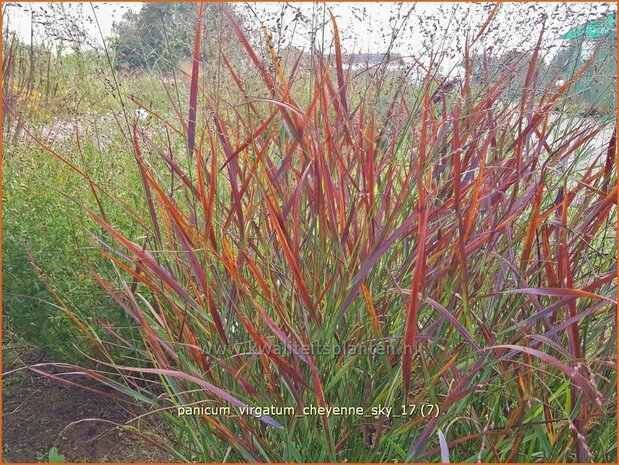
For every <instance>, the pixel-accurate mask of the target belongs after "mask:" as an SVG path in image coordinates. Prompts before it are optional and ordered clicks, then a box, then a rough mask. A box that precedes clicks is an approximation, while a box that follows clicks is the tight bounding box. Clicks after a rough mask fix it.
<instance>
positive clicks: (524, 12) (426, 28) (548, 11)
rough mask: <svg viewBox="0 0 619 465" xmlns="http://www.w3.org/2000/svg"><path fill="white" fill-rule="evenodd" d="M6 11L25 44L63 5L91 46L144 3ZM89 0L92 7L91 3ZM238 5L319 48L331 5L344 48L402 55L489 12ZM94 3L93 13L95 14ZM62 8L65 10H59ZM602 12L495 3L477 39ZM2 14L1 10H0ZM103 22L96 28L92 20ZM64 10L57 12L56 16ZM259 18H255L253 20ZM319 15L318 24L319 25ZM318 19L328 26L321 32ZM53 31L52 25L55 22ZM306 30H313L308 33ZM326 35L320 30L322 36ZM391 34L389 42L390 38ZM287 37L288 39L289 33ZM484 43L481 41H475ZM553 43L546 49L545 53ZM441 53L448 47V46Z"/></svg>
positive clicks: (455, 44) (508, 36) (509, 41)
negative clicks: (494, 11)
mask: <svg viewBox="0 0 619 465" xmlns="http://www.w3.org/2000/svg"><path fill="white" fill-rule="evenodd" d="M4 5H6V6H5V8H7V10H6V11H7V13H8V15H4V14H3V19H4V21H5V26H6V22H7V20H6V19H5V18H8V28H9V30H11V31H15V32H16V33H17V35H18V36H19V37H20V38H21V39H22V40H24V41H26V42H29V41H30V36H31V32H32V28H31V24H32V21H31V18H32V17H33V15H34V18H35V19H36V22H38V23H41V22H43V23H45V22H46V21H45V16H46V15H49V14H54V15H55V16H58V14H59V13H62V11H64V12H66V13H68V15H65V16H67V17H74V18H77V21H78V24H80V25H81V26H83V28H84V30H85V32H86V33H87V35H88V36H89V38H90V42H91V43H93V44H98V45H101V44H102V40H101V35H103V36H104V37H107V36H109V35H110V34H111V32H112V26H113V24H114V22H118V21H120V20H121V18H122V15H123V14H124V13H125V12H127V11H130V10H131V11H139V9H140V8H141V6H142V3H139V2H133V3H122V2H97V3H93V4H90V3H77V2H73V3H63V4H60V3H56V4H52V3H48V4H45V3H26V2H23V3H8V4H4ZM91 5H92V6H91ZM238 5H239V8H240V11H242V12H243V13H242V14H243V15H245V17H246V18H247V19H248V20H247V22H246V25H247V26H248V27H249V28H251V27H254V28H255V29H258V28H259V24H260V22H262V23H264V24H265V25H266V26H267V27H268V28H269V31H270V32H271V34H272V35H273V37H274V40H275V42H276V43H278V44H279V45H288V44H292V45H295V46H298V47H301V48H305V49H307V48H309V43H310V40H311V39H313V40H314V43H316V44H317V45H318V47H320V46H321V45H322V44H324V46H325V48H327V47H329V46H330V45H331V44H332V40H333V36H332V33H331V31H332V26H331V23H330V20H329V11H332V12H333V14H334V16H335V17H336V18H337V23H338V27H339V29H340V33H341V36H342V46H343V48H344V51H345V52H348V53H359V52H363V53H367V52H369V53H384V52H386V51H387V50H389V51H391V52H393V53H399V54H402V55H405V56H406V55H411V54H412V55H420V54H423V53H424V51H425V48H424V47H425V46H426V44H427V42H429V41H430V42H433V43H434V45H436V42H437V39H438V40H439V41H440V42H441V45H442V46H443V49H445V50H449V49H450V47H451V48H452V49H453V50H459V49H462V47H463V42H464V41H463V37H464V34H465V31H467V30H469V31H475V30H479V28H481V27H482V25H483V23H484V22H485V20H486V18H487V17H488V15H489V13H490V10H491V8H492V5H491V4H489V3H486V4H473V5H471V4H459V5H457V4H455V5H454V4H447V3H445V2H443V3H418V4H416V5H415V4H413V3H407V2H400V3H393V2H378V3H377V2H354V3H340V2H327V3H298V2H297V3H283V2H273V3H262V2H261V3H240V4H238ZM93 7H94V12H93ZM62 8H65V10H62ZM608 11H616V5H615V4H614V3H600V2H594V3H569V4H566V3H556V2H536V3H529V4H524V3H511V4H510V3H506V4H503V5H501V7H500V8H499V10H498V13H497V15H496V18H495V20H494V21H493V25H494V26H495V27H494V28H489V30H488V31H487V32H486V34H485V35H484V37H483V41H485V45H484V44H482V45H483V46H484V47H486V48H490V49H491V48H492V47H493V46H495V47H502V48H504V49H511V48H518V47H519V46H522V47H530V46H532V45H533V44H534V43H535V41H536V40H537V37H538V34H539V30H540V29H541V24H542V18H543V17H546V31H547V37H549V40H550V42H552V40H551V39H552V38H553V37H555V38H556V37H558V36H559V35H560V34H563V33H565V32H567V30H568V29H569V28H570V27H572V26H574V25H576V24H580V23H582V22H584V21H586V20H591V19H596V18H597V17H599V16H600V15H601V14H604V13H605V12H608ZM3 13H4V12H3ZM95 13H96V19H97V20H98V23H99V25H100V27H101V33H100V32H99V29H98V27H97V22H96V21H95V20H94V19H95ZM60 16H62V14H60ZM256 18H259V19H260V22H259V21H257V20H256ZM323 19H324V23H323ZM321 24H326V27H325V28H324V32H322V31H323V30H322V29H320V27H319V26H320V25H321ZM51 29H52V26H49V25H45V24H44V25H40V24H39V25H37V26H36V27H35V31H34V37H35V40H36V39H37V38H39V39H40V38H41V37H44V36H45V35H46V34H45V33H46V32H49V31H50V30H51ZM56 29H58V26H56ZM312 31H319V32H318V33H314V34H313V33H312ZM323 34H324V35H323ZM394 36H395V37H396V40H392V37H394ZM291 38H292V39H291ZM483 41H479V42H480V43H481V42H483ZM551 49H552V47H549V50H550V52H549V53H550V54H551V53H552V50H551ZM446 53H447V52H446Z"/></svg>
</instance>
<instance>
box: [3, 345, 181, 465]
mask: <svg viewBox="0 0 619 465" xmlns="http://www.w3.org/2000/svg"><path fill="white" fill-rule="evenodd" d="M3 352H5V354H3V355H6V349H5V350H4V351H3ZM20 355H24V354H20ZM25 355H26V357H25V358H27V359H29V360H28V362H27V363H26V364H31V363H36V362H37V361H40V360H36V359H35V360H33V355H35V354H33V353H32V352H30V353H28V354H25ZM10 358H13V357H10ZM5 360H6V358H5ZM13 360H15V358H13ZM17 363H19V364H18V365H17ZM23 363H24V360H23V357H22V358H19V359H18V361H17V362H16V361H13V362H12V363H10V364H9V365H11V366H5V367H4V370H3V371H9V370H12V369H14V368H16V366H23ZM96 387H97V389H99V390H101V389H102V388H101V386H96ZM131 418H133V415H132V414H131V413H130V412H129V411H128V409H127V407H126V406H123V405H121V404H120V403H118V402H115V401H114V400H111V399H109V398H107V397H103V396H99V395H97V394H94V393H91V392H89V391H86V390H84V389H81V388H78V387H73V386H69V385H66V384H64V383H60V382H57V381H54V380H51V379H48V378H45V377H43V376H40V375H38V374H36V373H34V372H32V371H30V370H21V371H18V372H15V373H11V374H9V375H7V376H3V380H2V461H3V462H48V461H49V451H50V449H51V448H52V447H56V448H57V449H58V452H59V453H60V454H62V455H64V457H65V460H66V462H125V463H126V462H172V461H174V460H173V458H172V457H171V456H170V455H169V454H168V453H167V452H165V451H163V450H161V449H159V448H157V447H156V446H154V445H153V444H151V443H149V442H148V441H146V440H144V439H142V438H140V437H139V436H137V435H135V434H132V433H131V432H127V431H123V430H122V429H120V428H118V427H116V426H114V425H113V424H110V423H106V422H102V421H95V420H92V421H91V420H88V421H82V422H79V423H77V424H73V425H72V423H73V422H76V421H78V420H83V419H103V420H108V421H111V422H114V423H116V424H124V423H125V422H127V421H128V420H130V419H131Z"/></svg>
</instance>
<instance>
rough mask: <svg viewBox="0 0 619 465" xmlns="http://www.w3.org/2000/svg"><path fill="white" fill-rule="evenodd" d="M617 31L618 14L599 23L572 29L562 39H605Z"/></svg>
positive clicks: (593, 22)
mask: <svg viewBox="0 0 619 465" xmlns="http://www.w3.org/2000/svg"><path fill="white" fill-rule="evenodd" d="M616 31H617V14H616V13H614V14H611V15H608V16H607V17H606V18H603V19H600V20H598V21H591V22H589V23H587V24H581V25H580V26H576V27H574V28H572V29H570V30H569V31H568V32H567V33H566V34H564V35H563V36H561V38H562V39H566V40H576V39H603V38H605V37H607V36H608V35H609V34H610V33H612V32H616Z"/></svg>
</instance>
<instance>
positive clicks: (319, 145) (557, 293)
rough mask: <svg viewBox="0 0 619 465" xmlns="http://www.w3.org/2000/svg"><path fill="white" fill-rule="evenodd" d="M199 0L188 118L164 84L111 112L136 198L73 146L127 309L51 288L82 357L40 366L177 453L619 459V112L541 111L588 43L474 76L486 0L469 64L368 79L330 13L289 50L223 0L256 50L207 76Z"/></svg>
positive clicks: (99, 241) (555, 100)
mask: <svg viewBox="0 0 619 465" xmlns="http://www.w3.org/2000/svg"><path fill="white" fill-rule="evenodd" d="M202 8H203V6H202V4H201V6H200V14H199V15H198V18H200V19H198V21H197V25H196V32H195V40H194V44H193V47H194V53H193V60H192V70H191V76H190V85H189V91H188V98H187V102H188V109H189V111H188V113H185V112H183V111H181V110H180V109H179V107H178V106H177V104H176V103H175V102H176V95H174V92H168V91H167V90H166V92H168V96H170V106H171V107H172V108H174V111H173V112H171V114H175V115H176V118H168V117H164V116H161V115H160V114H159V113H158V112H157V111H156V110H154V109H152V108H149V107H148V106H147V105H144V104H142V103H141V102H139V101H137V100H136V104H138V106H140V107H141V108H143V111H145V112H147V113H148V114H149V115H150V120H149V121H148V127H146V126H145V123H144V122H143V121H131V119H130V118H127V120H126V121H125V122H123V124H124V123H126V124H124V126H125V127H124V128H123V131H124V132H125V134H126V136H127V139H126V153H127V154H131V156H132V157H133V158H134V162H135V165H136V166H137V168H138V169H139V174H140V178H141V185H139V186H136V185H131V186H127V189H131V190H137V191H138V192H139V195H140V199H141V203H142V206H141V207H139V208H131V207H130V206H129V205H127V204H126V203H124V201H123V200H122V199H120V198H119V197H118V196H115V195H114V194H113V193H110V192H108V190H107V189H106V186H105V185H103V184H101V183H99V182H98V181H97V180H96V179H93V178H92V177H91V176H90V174H89V173H88V172H86V171H83V170H81V169H80V168H79V166H77V165H75V164H72V165H71V167H72V168H73V169H74V170H75V172H77V173H78V175H79V176H81V177H82V178H83V179H84V181H85V182H86V183H88V186H89V187H90V189H91V192H92V195H93V196H94V198H95V199H96V205H97V208H88V207H86V206H84V213H85V214H86V215H88V216H89V217H90V218H91V219H92V220H93V224H92V227H91V233H92V235H93V244H94V245H95V246H96V247H97V249H98V252H99V253H100V254H101V256H103V257H105V258H106V259H107V260H108V261H109V264H110V266H109V267H106V268H100V267H94V266H93V267H91V276H92V279H94V280H95V281H96V282H97V283H98V284H99V285H100V286H101V288H102V289H103V290H104V291H105V292H106V293H107V294H108V295H109V297H110V298H111V299H112V300H113V301H114V302H115V304H116V305H118V307H120V308H122V309H123V310H124V312H125V313H126V315H127V316H128V321H130V325H129V326H130V328H129V329H127V328H122V329H119V328H116V327H115V326H114V325H113V324H111V323H110V322H106V321H99V322H98V324H94V323H92V322H90V321H89V322H85V321H84V320H83V319H82V318H80V316H78V315H76V314H74V313H73V312H72V309H71V308H70V306H69V305H65V304H64V303H63V301H62V296H60V295H58V299H59V305H60V306H62V307H63V308H64V310H65V311H66V313H67V314H68V315H71V318H72V319H73V321H74V323H75V324H76V325H77V327H78V328H79V329H80V331H81V332H82V334H83V335H84V337H85V338H86V339H87V340H90V341H91V346H92V352H91V353H90V354H89V356H90V357H91V358H92V359H93V360H94V362H93V365H92V366H91V367H89V368H78V367H76V366H71V365H58V364H56V365H55V369H54V370H53V373H52V372H50V371H48V369H47V368H46V366H45V365H41V366H34V367H31V368H32V369H33V370H35V371H37V372H40V373H47V375H48V376H52V377H54V378H58V379H61V380H66V381H68V380H69V379H71V380H72V382H79V380H78V378H73V377H71V378H70V375H71V376H72V374H75V373H80V374H81V375H84V376H87V377H90V378H93V379H95V380H97V381H100V382H101V383H103V384H105V385H107V386H108V387H111V388H113V389H114V392H115V393H114V394H110V392H109V391H105V393H106V395H108V396H110V395H111V396H113V397H115V398H118V399H124V400H125V401H126V400H131V401H132V402H134V404H135V405H139V406H141V407H142V408H143V411H141V412H136V417H139V418H158V419H159V420H163V421H164V422H165V424H166V425H167V427H166V428H164V429H163V430H156V429H153V430H149V429H140V430H139V431H137V430H136V429H134V430H135V431H136V432H137V433H138V434H140V435H142V436H143V437H145V438H147V439H148V440H150V441H151V442H152V443H154V444H156V445H158V446H160V447H162V448H164V449H166V450H168V451H170V453H172V454H173V455H174V456H175V457H176V458H177V459H178V460H183V461H192V460H197V461H203V462H209V461H215V462H220V461H231V462H238V461H259V462H269V461H277V462H286V461H292V462H302V461H308V462H320V461H348V462H382V461H405V460H408V461H410V460H413V461H421V460H438V459H439V458H440V457H442V458H443V460H445V459H446V458H447V457H449V458H450V459H451V460H452V461H469V460H478V459H479V460H482V461H490V462H503V461H522V460H525V461H535V460H550V461H567V460H577V461H589V460H596V459H605V460H610V457H611V455H612V456H616V455H613V454H616V448H614V449H613V448H612V447H611V449H608V447H609V446H608V444H613V443H614V442H613V441H614V439H613V437H614V436H613V435H614V428H615V426H613V425H615V423H613V422H615V416H614V409H615V408H616V404H615V402H616V390H615V389H616V385H615V365H614V361H615V351H616V347H615V344H614V341H615V337H616V332H615V318H614V316H615V311H616V280H615V277H616V273H617V268H616V230H615V225H616V220H617V216H616V215H617V210H616V203H617V178H616V158H615V157H616V148H615V147H616V146H615V136H614V130H613V135H612V137H611V139H610V142H606V143H605V145H604V147H603V148H602V149H600V146H599V144H598V141H599V140H600V137H601V136H602V134H603V133H604V131H606V132H607V131H608V127H605V126H603V125H600V124H588V123H587V122H586V121H585V120H579V119H573V117H571V116H570V115H567V114H564V113H561V112H557V108H560V105H561V102H562V101H563V100H562V98H563V96H564V95H565V94H566V92H568V90H569V89H570V86H571V85H572V84H573V83H574V82H576V81H577V80H578V79H579V78H580V76H582V75H583V74H584V73H585V72H586V71H587V69H588V68H589V67H590V66H591V65H592V63H593V60H594V59H595V54H594V55H593V56H592V57H591V58H590V59H589V60H588V61H586V63H585V64H584V66H583V67H582V68H581V69H579V70H577V71H576V72H575V73H574V75H573V76H572V78H571V79H569V80H565V82H564V83H563V84H562V85H560V86H554V85H547V86H545V87H538V79H537V78H538V65H539V62H538V60H539V51H540V46H541V45H540V44H541V41H542V36H540V39H539V41H538V42H537V46H536V47H535V48H534V50H533V51H532V54H531V55H529V56H527V55H523V56H522V58H521V59H520V61H523V60H525V61H523V62H522V63H515V64H513V65H511V66H510V67H507V68H505V69H503V70H502V71H501V73H500V74H499V75H497V76H494V79H492V81H489V82H488V83H486V84H479V83H477V82H473V80H472V79H471V72H472V71H471V70H472V67H473V64H474V63H473V58H472V54H470V53H469V50H470V47H473V45H474V44H475V41H476V40H477V39H478V38H479V37H480V36H481V35H483V34H484V30H485V28H486V27H487V26H488V24H490V23H491V21H492V17H493V15H494V13H495V12H496V9H494V10H492V11H491V13H490V16H489V18H488V21H487V22H486V23H485V24H484V26H483V27H482V29H481V30H480V31H478V33H477V34H476V35H474V36H473V37H472V38H470V39H469V41H468V42H467V48H466V49H465V51H464V63H465V66H464V75H463V77H462V78H461V81H460V82H459V83H457V82H455V81H454V82H452V81H448V80H447V79H446V78H444V77H442V76H441V74H440V73H439V71H438V70H439V66H440V62H439V61H438V57H437V56H431V57H430V60H429V61H428V63H426V64H424V63H422V62H417V64H416V65H415V68H416V69H417V71H419V70H421V71H420V73H421V75H422V79H420V80H418V81H415V80H411V79H409V76H408V75H407V72H405V73H404V74H403V76H402V77H401V79H399V80H395V81H394V82H396V84H394V85H392V86H390V87H389V86H386V87H384V88H383V86H382V84H384V82H383V81H380V80H381V79H387V78H386V77H385V76H384V75H381V74H379V73H376V74H372V75H371V79H369V80H368V74H367V73H368V72H369V71H365V72H361V73H358V74H354V73H353V72H352V71H351V68H350V67H349V66H348V65H347V63H346V61H345V56H344V54H343V52H342V47H341V44H340V35H339V31H338V28H337V24H336V21H335V19H334V18H333V17H331V23H330V27H331V28H332V30H333V34H334V54H333V55H332V56H328V57H327V56H326V55H321V54H318V53H317V54H316V55H314V56H309V57H308V56H307V55H303V54H299V56H298V58H297V59H296V61H294V62H288V63H286V64H285V63H284V62H283V61H282V60H281V59H280V57H279V56H278V53H277V51H276V49H275V48H274V46H273V45H272V43H271V38H270V36H269V35H268V34H265V35H264V37H263V41H264V44H265V46H266V49H267V52H269V55H270V57H269V58H265V56H264V55H263V54H261V53H259V52H258V51H256V49H255V45H254V42H253V41H250V40H249V39H248V38H247V37H246V35H245V33H244V31H243V28H242V27H241V26H240V25H239V24H238V23H237V21H236V20H235V18H234V17H233V16H231V15H226V18H225V20H226V21H228V24H229V26H230V27H231V28H232V30H233V32H234V34H235V35H236V37H237V38H238V41H239V44H240V46H241V47H242V50H243V53H244V59H245V60H246V62H247V63H248V64H249V65H250V66H251V70H249V71H247V70H243V69H239V67H238V66H235V64H234V63H235V62H234V60H232V59H231V57H230V56H228V55H227V54H226V53H225V52H221V55H220V57H219V58H220V59H221V64H222V66H221V79H220V82H221V84H220V86H219V87H213V86H211V85H210V84H209V85H207V83H205V82H204V81H203V80H202V79H201V69H200V68H201V61H200V59H199V57H200V50H201V46H202V45H203V44H202V43H201V42H202V34H201V28H202V19H201V18H202V15H201V12H202ZM308 60H311V67H310V66H308V62H307V61H308ZM527 60H528V61H527ZM523 64H524V66H525V67H526V69H527V72H526V78H525V80H524V87H523V88H522V91H521V93H520V94H519V96H518V98H517V99H515V100H514V99H507V98H505V96H504V93H505V91H506V90H507V89H508V88H509V87H510V84H511V82H512V80H513V79H514V75H515V72H516V71H515V70H516V68H517V67H518V66H522V65H523ZM245 75H249V76H251V78H252V79H254V80H255V79H258V80H259V81H260V83H261V86H262V91H261V92H262V93H261V94H260V95H256V94H255V93H250V92H248V91H247V82H246V79H247V78H246V77H245ZM368 82H369V84H368ZM255 84H256V83H255V82H252V85H253V86H255ZM446 84H449V85H446ZM381 89H382V90H381ZM372 92H376V94H372ZM380 92H382V93H380ZM379 93H380V95H379ZM172 95H174V97H172ZM379 97H380V98H379ZM378 101H381V102H382V103H381V104H379V105H377V104H375V103H376V102H378ZM185 115H187V116H185ZM121 122H122V121H121ZM39 142H40V145H41V146H42V147H43V148H44V149H45V150H47V152H48V153H50V154H52V155H53V156H55V157H56V158H57V159H58V160H60V161H64V162H66V163H70V162H69V160H68V158H67V157H66V156H65V155H64V154H63V153H59V152H58V151H55V150H54V149H53V148H51V147H49V146H47V145H45V143H44V142H43V141H39ZM110 205H114V208H120V209H123V210H124V214H125V215H127V216H128V217H129V218H130V219H131V221H132V222H134V223H135V224H137V225H139V226H138V229H139V233H132V232H128V231H126V230H124V229H123V227H121V226H120V225H119V224H118V223H116V222H115V221H112V220H110V219H109V218H108V216H107V215H106V211H107V210H108V209H109V208H111V207H110ZM91 310H92V312H93V313H96V312H97V309H94V308H93V309H91ZM121 349H122V350H121ZM335 409H338V410H337V412H339V413H340V414H335V413H334V412H335V411H336V410H335ZM187 412H190V413H189V414H188V413H187ZM125 428H128V429H132V423H129V424H128V425H125ZM162 431H163V432H162ZM608 441H610V442H608ZM613 447H614V446H613ZM609 454H610V455H609Z"/></svg>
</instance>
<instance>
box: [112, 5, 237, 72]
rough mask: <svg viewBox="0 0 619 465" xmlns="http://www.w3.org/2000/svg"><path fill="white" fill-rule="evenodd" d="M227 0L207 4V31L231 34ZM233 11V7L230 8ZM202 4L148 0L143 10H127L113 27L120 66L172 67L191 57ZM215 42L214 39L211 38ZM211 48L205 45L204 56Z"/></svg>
mask: <svg viewBox="0 0 619 465" xmlns="http://www.w3.org/2000/svg"><path fill="white" fill-rule="evenodd" d="M226 8H228V9H229V8H230V7H229V6H226V5H225V4H223V3H208V4H207V5H206V7H205V13H204V15H205V18H204V34H206V36H207V37H208V36H209V35H212V34H214V33H215V34H216V37H218V38H221V37H222V34H220V33H222V32H223V35H224V36H226V37H229V33H230V31H229V28H228V27H227V24H226V21H225V19H224V18H223V16H222V15H223V11H224V9H226ZM229 11H230V10H229ZM197 14H198V7H197V4H196V3H193V2H191V3H189V2H175V3H144V6H143V7H142V9H141V10H140V11H139V13H132V12H127V13H125V15H124V16H123V19H122V21H121V22H120V23H118V24H116V25H115V27H114V31H113V35H114V37H113V45H114V56H115V59H116V64H117V65H118V66H119V67H128V68H146V69H150V68H156V69H161V70H169V69H171V68H172V67H174V66H175V65H176V64H177V63H178V62H179V61H181V60H183V59H187V58H190V57H191V56H192V53H193V41H194V34H195V27H196V20H197ZM211 42H212V41H211ZM208 52H209V48H206V47H205V48H204V50H203V57H204V56H205V55H206V54H207V53H208Z"/></svg>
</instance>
